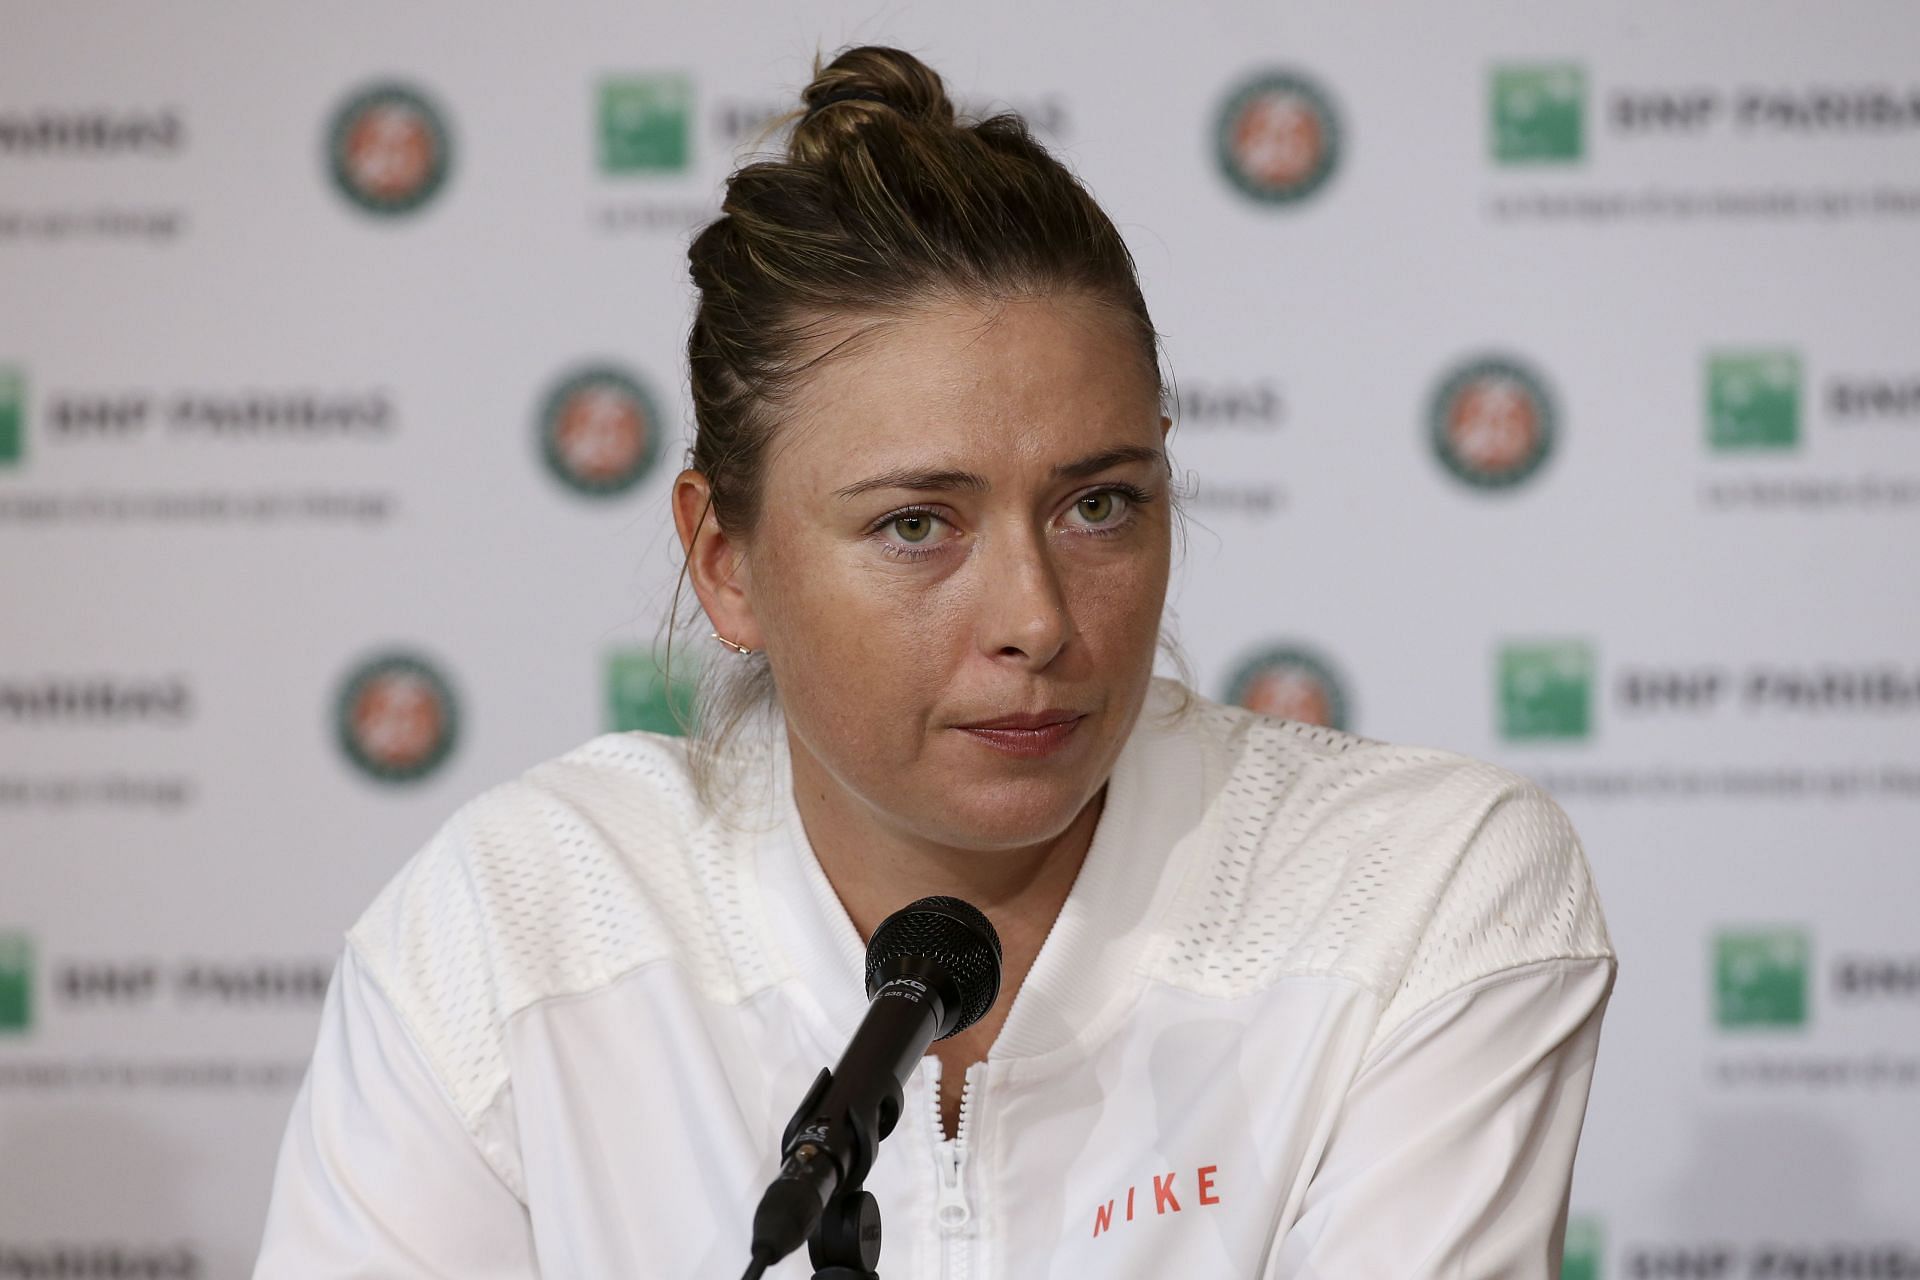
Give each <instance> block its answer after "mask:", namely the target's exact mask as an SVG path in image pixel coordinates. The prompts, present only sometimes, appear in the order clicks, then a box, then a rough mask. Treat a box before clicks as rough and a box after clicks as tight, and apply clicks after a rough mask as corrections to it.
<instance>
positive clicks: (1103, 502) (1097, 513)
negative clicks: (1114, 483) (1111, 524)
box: [1080, 489, 1119, 524]
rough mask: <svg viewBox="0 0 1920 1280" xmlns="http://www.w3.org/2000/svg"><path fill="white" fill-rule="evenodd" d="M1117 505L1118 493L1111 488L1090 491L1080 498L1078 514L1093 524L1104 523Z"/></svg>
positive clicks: (1109, 518)
mask: <svg viewBox="0 0 1920 1280" xmlns="http://www.w3.org/2000/svg"><path fill="white" fill-rule="evenodd" d="M1118 506H1119V495H1118V494H1116V493H1115V492H1114V491H1113V490H1111V489H1106V490H1102V491H1101V492H1099V493H1090V494H1088V495H1087V496H1086V497H1084V498H1082V499H1080V514H1081V515H1083V516H1085V517H1086V518H1087V520H1088V521H1089V522H1091V523H1093V524H1105V523H1106V522H1107V521H1109V520H1111V519H1112V518H1113V513H1114V510H1115V509H1116V508H1117V507H1118Z"/></svg>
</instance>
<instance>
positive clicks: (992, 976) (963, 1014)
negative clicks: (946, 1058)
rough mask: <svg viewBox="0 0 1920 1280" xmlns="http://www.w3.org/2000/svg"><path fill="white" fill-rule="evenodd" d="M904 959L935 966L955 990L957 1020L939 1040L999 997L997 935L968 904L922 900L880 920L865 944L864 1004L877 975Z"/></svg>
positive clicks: (878, 981) (878, 980)
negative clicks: (938, 967) (958, 1015)
mask: <svg viewBox="0 0 1920 1280" xmlns="http://www.w3.org/2000/svg"><path fill="white" fill-rule="evenodd" d="M906 956H915V957H918V958H921V959H926V960H931V961H933V962H934V963H936V964H938V965H939V966H940V967H941V968H942V969H944V970H946V972H947V973H948V974H949V975H950V976H951V977H952V979H953V982H954V985H955V986H956V987H957V988H958V989H959V992H960V1020H959V1022H958V1023H957V1024H955V1026H954V1028H953V1030H951V1031H948V1032H946V1033H945V1035H942V1036H940V1037H939V1038H940V1039H942V1040H944V1039H946V1038H947V1036H950V1035H954V1034H957V1033H958V1032H961V1031H964V1030H966V1029H967V1028H968V1027H970V1026H972V1025H973V1024H974V1023H976V1022H978V1021H980V1019H982V1018H984V1017H985V1016H986V1015H987V1010H989V1009H991V1008H993V1002H994V999H995V998H996V997H998V996H999V994H1000V935H999V934H997V933H995V932H994V930H993V925H992V923H991V922H989V921H988V919H987V917H986V914H985V913H984V912H982V911H981V910H980V908H978V907H976V906H974V905H973V904H972V903H971V902H967V901H965V900H963V899H960V898H940V897H934V898H922V899H920V900H919V901H918V902H910V903H908V904H907V905H906V906H904V907H902V908H900V909H899V910H898V911H896V912H894V913H893V914H892V915H890V916H888V917H887V918H886V919H885V920H882V921H881V922H880V927H879V928H877V929H875V930H874V931H873V941H871V942H869V943H868V944H867V997H868V999H872V997H873V993H874V992H875V991H877V990H879V989H880V984H881V982H882V981H883V978H882V975H881V971H882V970H883V969H885V968H886V967H887V966H888V965H890V964H892V963H893V962H894V961H896V960H899V959H901V958H903V957H906Z"/></svg>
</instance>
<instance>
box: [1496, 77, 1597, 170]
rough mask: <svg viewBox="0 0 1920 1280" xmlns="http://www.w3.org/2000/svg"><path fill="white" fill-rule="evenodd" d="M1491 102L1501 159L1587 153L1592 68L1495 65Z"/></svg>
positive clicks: (1544, 160)
mask: <svg viewBox="0 0 1920 1280" xmlns="http://www.w3.org/2000/svg"><path fill="white" fill-rule="evenodd" d="M1489 105H1490V107H1491V109H1492V110H1491V113H1490V119H1491V121H1492V132H1493V158H1494V159H1495V160H1496V161H1497V162H1499V163H1500V164H1567V163H1571V162H1573V161H1576V160H1579V159H1580V158H1581V156H1582V155H1583V154H1585V151H1586V129H1585V115H1586V106H1587V74H1586V72H1585V71H1584V70H1582V69H1581V68H1580V67H1579V66H1577V65H1575V64H1572V63H1547V64H1540V65H1528V66H1507V67H1495V68H1494V69H1493V75H1492V77H1491V80H1490V82H1489Z"/></svg>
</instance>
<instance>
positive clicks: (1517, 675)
mask: <svg viewBox="0 0 1920 1280" xmlns="http://www.w3.org/2000/svg"><path fill="white" fill-rule="evenodd" d="M1592 691H1593V650H1592V649H1591V648H1590V647H1589V646H1588V645H1587V644H1586V643H1585V642H1583V641H1578V640H1560V641H1547V642H1543V643H1533V644H1509V645H1506V646H1504V647H1502V649H1501V650H1500V733H1501V736H1502V737H1505V738H1510V739H1526V738H1584V737H1586V736H1587V734H1588V733H1589V732H1590V731H1591V729H1592V704H1593V693H1592Z"/></svg>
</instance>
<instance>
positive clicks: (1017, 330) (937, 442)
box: [734, 297, 1171, 849]
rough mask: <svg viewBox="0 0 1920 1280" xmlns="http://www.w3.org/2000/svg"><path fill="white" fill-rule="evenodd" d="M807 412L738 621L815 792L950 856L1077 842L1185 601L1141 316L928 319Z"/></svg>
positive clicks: (798, 410)
mask: <svg viewBox="0 0 1920 1280" xmlns="http://www.w3.org/2000/svg"><path fill="white" fill-rule="evenodd" d="M794 408H795V412H794V413H793V414H792V416H791V418H790V419H789V421H788V423H787V424H785V425H784V426H783V427H782V429H781V434H780V435H779V436H778V437H776V439H775V441H774V442H773V447H772V448H771V450H770V451H769V454H768V457H767V464H766V472H765V476H764V488H763V494H764V499H763V503H762V506H761V515H760V519H759V523H758V526H757V527H756V528H755V529H754V530H753V531H752V534H751V536H750V538H749V539H748V540H747V542H746V546H745V553H746V554H745V561H744V567H743V569H742V570H741V577H742V590H741V592H740V597H739V602H740V604H741V606H742V607H743V609H744V611H745V615H750V616H742V617H741V618H740V619H739V622H740V624H741V625H742V627H743V629H744V630H746V631H747V632H748V633H749V634H750V635H752V636H753V637H754V638H753V639H751V640H747V641H743V642H744V643H749V644H751V645H752V646H753V647H755V648H761V647H764V648H765V649H766V652H767V658H768V661H769V662H770V663H771V664H772V669H773V677H774V681H775V683H776V684H777V686H778V688H779V691H780V700H781V703H782V706H783V707H784V710H785V713H786V719H787V724H788V732H789V739H790V742H791V744H792V746H793V750H794V773H795V778H796V782H798V783H800V784H801V785H815V786H823V787H838V788H839V789H840V791H841V793H842V794H840V795H836V796H834V797H833V800H834V802H835V803H836V804H842V803H844V802H850V803H851V804H852V805H853V806H854V808H855V809H856V810H862V809H863V810H865V813H864V814H862V816H863V817H870V818H872V819H875V820H877V821H878V822H879V823H880V824H881V825H882V827H884V828H885V829H888V830H891V831H895V832H898V833H900V834H902V835H907V836H910V837H914V838H919V839H925V840H932V841H936V842H938V843H940V844H943V845H946V846H949V847H955V848H976V849H990V848H1016V847H1020V846H1024V845H1030V844H1033V843H1035V842H1038V841H1043V840H1047V839H1050V838H1052V837H1053V836H1055V835H1058V834H1059V833H1060V832H1062V831H1063V830H1065V829H1066V827H1067V826H1068V824H1069V823H1071V822H1072V820H1073V818H1074V816H1075V815H1076V814H1078V813H1079V812H1080V811H1081V809H1082V808H1083V807H1084V806H1085V804H1086V803H1087V801H1088V800H1090V799H1091V798H1092V797H1093V796H1094V795H1095V793H1097V792H1098V791H1099V789H1100V787H1101V786H1102V784H1103V783H1104V782H1105V780H1106V777H1107V775H1108V773H1109V771H1110V770H1111V768H1112V766H1113V762H1114V759H1115V757H1116V756H1117V755H1118V754H1119V752H1120V748H1121V746H1122V745H1123V743H1124V742H1125V740H1126V737H1127V735H1128V732H1129V731H1130V730H1131V728H1132V726H1133V723H1134V720H1135V718H1136V717H1137V715H1138V713H1139V710H1140V706H1141V703H1142V701H1143V699H1144V697H1145V694H1146V690H1147V684H1148V681H1149V679H1150V678H1151V676H1152V671H1153V661H1154V653H1155V648H1156V645H1157V642H1158V638H1159V630H1160V616H1161V608H1162V605H1163V603H1164V601H1165V598H1166V590H1167V574H1168V567H1169V558H1170V545H1171V525H1170V512H1169V509H1168V504H1169V492H1168V471H1167V463H1166V459H1165V455H1164V454H1163V452H1162V441H1163V438H1164V436H1165V433H1166V428H1167V425H1168V424H1167V421H1166V419H1164V418H1162V417H1161V416H1160V413H1159V404H1158V400H1157V396H1156V392H1155V388H1154V386H1153V384H1152V382H1151V381H1150V380H1149V376H1148V373H1147V371H1146V369H1145V368H1144V363H1143V362H1142V361H1141V359H1140V358H1139V355H1138V354H1137V351H1136V349H1135V347H1134V346H1133V345H1132V341H1131V340H1130V338H1129V337H1128V335H1127V333H1126V330H1125V329H1124V328H1123V327H1122V322H1121V320H1120V319H1119V318H1118V317H1116V316H1114V315H1113V314H1112V313H1111V312H1107V311H1103V310H1101V309H1099V308H1098V307H1096V306H1095V305H1093V304H1091V303H1088V302H1086V301H1084V300H1081V299H1078V298H1072V297H1055V298H1041V299H1027V300H1022V301H1017V302H1012V303H1009V304H1006V305H1004V306H1002V307H1000V308H999V309H998V310H996V311H993V312H986V311H982V310H980V309H977V308H975V307H973V306H970V305H967V304H963V303H953V304H945V305H942V306H939V307H936V308H930V309H928V310H926V311H924V312H921V313H919V314H917V315H915V316H914V317H913V318H911V319H906V320H901V321H896V322H891V323H888V324H885V325H882V326H881V327H879V328H877V329H875V330H873V331H871V332H869V333H867V334H866V335H864V336H863V337H862V338H861V339H859V340H858V341H856V342H853V343H850V344H848V348H847V349H846V350H844V351H842V352H840V353H837V354H836V355H835V356H834V357H833V358H831V359H829V360H827V361H826V362H824V363H823V364H822V365H821V366H819V367H818V368H817V369H815V370H814V371H813V373H812V374H811V375H809V379H808V382H807V384H806V386H805V388H804V390H803V392H802V393H801V397H800V399H799V401H798V403H796V405H795V406H794ZM734 638H736V639H738V638H739V637H738V636H736V637H734ZM1014 717H1025V718H1026V719H1025V720H1021V721H1016V722H1015V723H1014V724H1013V725H1012V726H1011V727H1003V728H1001V729H1000V730H999V731H998V732H995V731H993V730H992V729H991V728H990V726H992V725H993V723H994V722H1005V721H1007V720H1008V719H1009V718H1014ZM1035 723H1050V725H1051V727H1045V728H1034V727H1031V726H1032V725H1033V724H1035Z"/></svg>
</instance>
